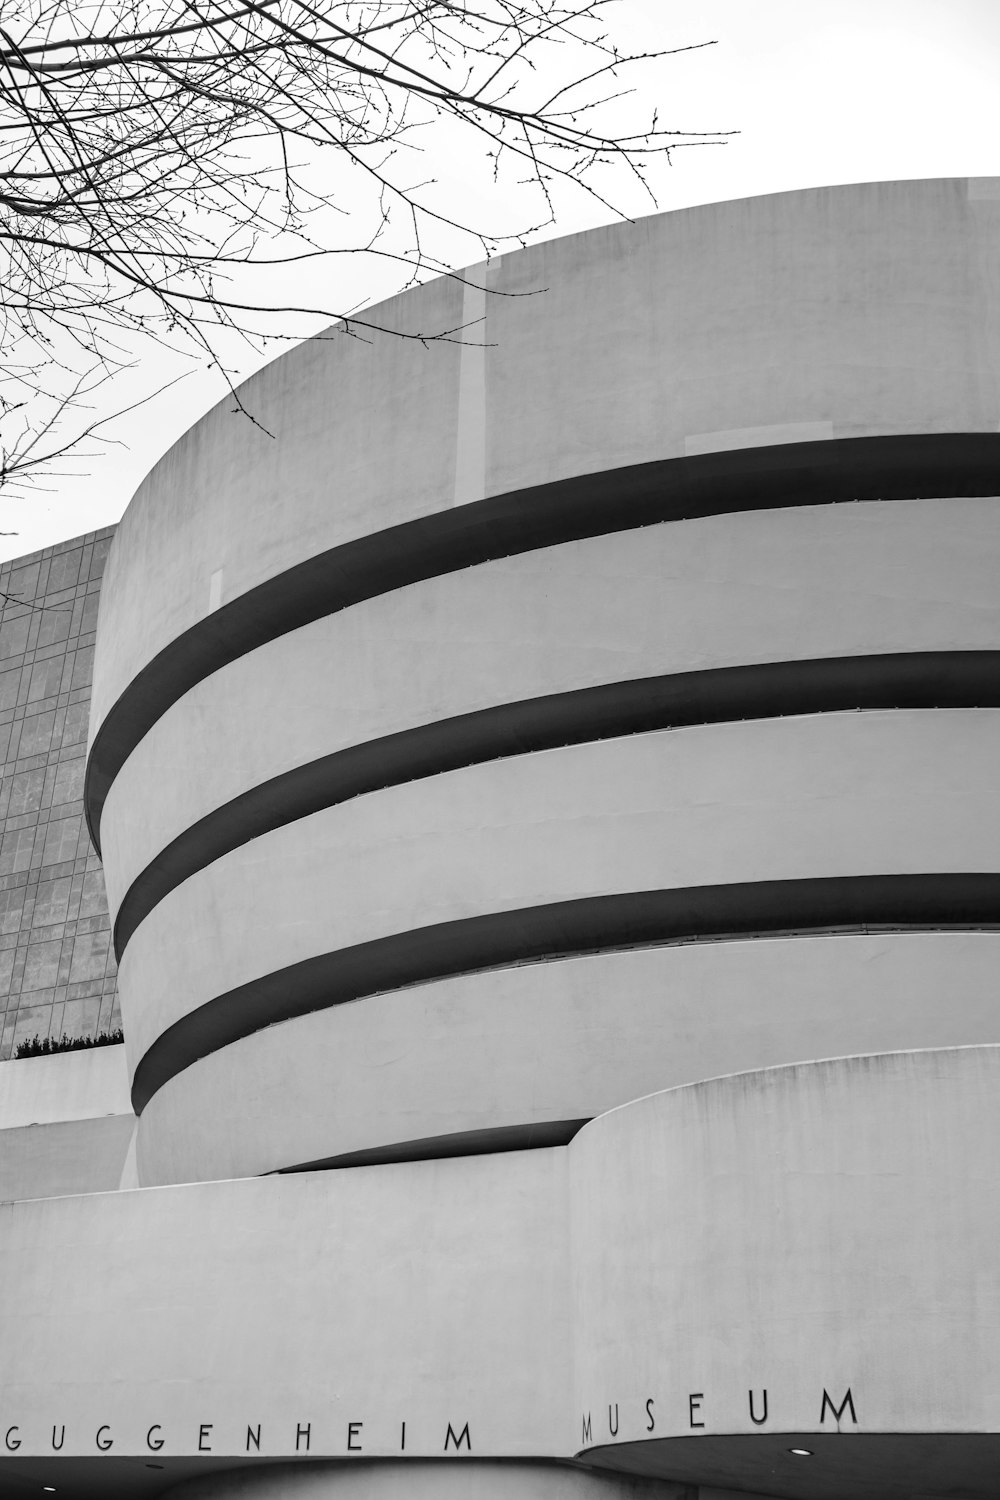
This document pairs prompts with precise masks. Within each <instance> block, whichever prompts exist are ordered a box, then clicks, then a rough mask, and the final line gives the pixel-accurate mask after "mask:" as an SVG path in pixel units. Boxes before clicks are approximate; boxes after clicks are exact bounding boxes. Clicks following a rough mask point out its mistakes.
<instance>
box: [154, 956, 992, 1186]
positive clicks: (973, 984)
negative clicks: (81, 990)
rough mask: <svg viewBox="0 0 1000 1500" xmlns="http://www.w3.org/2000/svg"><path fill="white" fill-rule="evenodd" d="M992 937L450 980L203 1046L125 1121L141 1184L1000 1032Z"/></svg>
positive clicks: (581, 965) (613, 963)
mask: <svg viewBox="0 0 1000 1500" xmlns="http://www.w3.org/2000/svg"><path fill="white" fill-rule="evenodd" d="M998 961H1000V935H998V934H994V933H961V932H956V933H919V934H891V933H880V934H871V935H869V936H866V937H861V936H852V937H845V936H841V937H804V938H797V939H794V940H792V941H784V940H781V939H761V940H759V941H755V942H735V943H710V944H690V945H687V946H680V947H672V948H654V949H646V950H640V951H637V952H631V953H604V954H598V955H594V956H592V957H587V958H583V959H574V960H568V961H564V962H556V963H544V964H531V965H527V966H523V967H519V968H513V969H501V970H495V971H493V972H490V973H484V974H468V975H462V976H461V977H459V978H456V979H449V980H444V981H442V982H439V983H436V984H426V985H419V986H416V987H415V988H413V989H410V990H403V991H396V992H394V993H390V994H383V995H372V996H369V997H368V998H366V999H365V1000H362V1001H358V1002H356V1003H353V1004H349V1005H340V1006H336V1007H334V1008H332V1009H328V1010H323V1011H317V1012H315V1013H313V1014H312V1015H308V1016H302V1017H300V1018H298V1019H297V1020H294V1021H285V1022H282V1023H281V1024H279V1025H277V1026H270V1027H268V1028H267V1029H266V1030H264V1031H260V1032H256V1033H254V1034H253V1035H252V1036H249V1037H246V1038H244V1040H242V1041H239V1042H235V1043H233V1044H232V1045H231V1046H228V1047H224V1048H222V1049H221V1050H220V1051H218V1052H213V1053H210V1054H209V1056H207V1057H205V1058H202V1059H201V1061H199V1062H197V1063H195V1064H193V1066H191V1067H190V1068H187V1069H185V1070H184V1071H183V1072H181V1073H179V1074H178V1075H177V1076H176V1077H174V1078H172V1079H171V1080H170V1082H169V1083H167V1084H166V1085H164V1087H163V1088H162V1089H160V1090H159V1092H158V1093H156V1094H154V1096H153V1098H152V1099H151V1100H150V1102H149V1103H148V1104H147V1105H146V1108H145V1109H144V1111H143V1113H142V1116H141V1118H140V1122H139V1131H138V1158H139V1166H140V1170H141V1180H142V1181H143V1182H145V1183H149V1184H153V1183H166V1182H187V1181H192V1180H195V1179H205V1178H214V1177H243V1176H249V1175H251V1174H253V1173H259V1172H269V1171H274V1170H276V1169H278V1168H281V1167H283V1166H287V1165H289V1164H290V1163H293V1164H294V1163H302V1162H309V1161H317V1160H322V1159H323V1158H324V1157H327V1156H333V1155H336V1154H338V1153H345V1152H350V1151H363V1150H367V1149H371V1148H373V1147H391V1146H399V1147H405V1144H406V1143H407V1142H410V1141H420V1140H425V1139H427V1138H428V1137H431V1138H433V1137H435V1136H446V1135H450V1134H454V1133H459V1132H466V1131H479V1130H489V1129H495V1128H497V1127H502V1126H524V1125H528V1126H530V1125H532V1124H536V1123H537V1124H544V1123H545V1122H546V1121H550V1120H573V1119H581V1118H587V1117H589V1116H591V1115H597V1114H601V1113H603V1112H604V1111H606V1110H608V1109H613V1108H615V1107H616V1106H617V1105H620V1104H626V1103H628V1102H629V1101H630V1100H632V1099H636V1098H639V1097H641V1096H642V1095H645V1094H651V1093H654V1092H656V1091H657V1090H660V1089H664V1088H671V1087H673V1086H675V1085H678V1084H685V1083H694V1082H697V1081H699V1080H701V1079H703V1078H712V1077H716V1076H718V1075H720V1074H725V1073H736V1072H741V1071H745V1070H746V1069H752V1068H766V1067H773V1066H775V1065H777V1064H779V1063H792V1062H801V1061H804V1060H807V1059H810V1058H814V1057H838V1056H842V1055H844V1054H846V1053H869V1052H888V1051H892V1050H893V1049H894V1048H898V1047H901V1046H906V1047H911V1048H917V1047H949V1046H957V1045H963V1044H967V1043H973V1042H992V1041H994V1040H995V1038H996V1036H997V1017H996V974H997V965H998Z"/></svg>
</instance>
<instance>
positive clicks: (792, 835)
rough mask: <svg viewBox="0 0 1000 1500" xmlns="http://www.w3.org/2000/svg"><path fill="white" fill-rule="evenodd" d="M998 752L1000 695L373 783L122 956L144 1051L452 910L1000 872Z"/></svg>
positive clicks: (206, 891)
mask: <svg viewBox="0 0 1000 1500" xmlns="http://www.w3.org/2000/svg"><path fill="white" fill-rule="evenodd" d="M998 767H1000V710H994V709H983V710H979V709H969V710H956V711H942V712H936V711H926V712H917V711H915V712H903V711H897V712H888V713H865V714H859V713H851V714H825V715H819V716H815V717H804V718H789V719H778V720H758V721H747V722H745V723H737V724H715V725H706V726H702V727H696V728H690V729H681V730H676V731H664V732H659V733H653V734H643V735H634V736H631V737H628V738H624V739H618V740H605V741H601V742H598V743H591V744H582V745H570V746H565V747H563V748H561V749H558V750H549V751H544V752H540V753H538V754H534V755H524V756H515V757H512V758H511V759H508V760H499V761H490V762H488V763H485V764H482V765H476V766H470V767H467V768H465V769H462V770H458V771H453V772H449V773H447V774H445V775H441V776H433V777H428V778H426V779H423V780H419V781H414V782H408V783H406V784H404V785H401V786H395V787H390V788H387V789H386V790H384V791H380V792H374V793H371V794H370V795H368V796H364V797H358V798H355V799H354V800H353V801H351V802H347V803H344V804H342V805H340V806H337V807H333V808H329V809H326V810H324V811H323V812H320V813H316V814H314V815H313V816H311V817H308V818H303V819H300V820H298V821H297V822H295V823H291V824H288V825H286V826H285V827H282V828H279V829H276V830H274V831H273V832H271V833H268V834H266V835H263V836H262V837H260V838H258V839H255V840H253V841H252V842H251V843H249V844H246V845H243V846H241V847H240V848H238V849H235V850H233V851H231V852H230V853H229V854H227V855H225V856H224V857H223V858H222V859H219V860H217V861H216V862H215V863H214V864H212V865H209V866H208V867H206V868H205V869H204V870H202V871H200V872H199V873H198V874H196V875H194V876H192V877H191V878H190V879H189V880H187V881H185V882H184V884H183V885H181V886H179V887H177V888H176V889H175V890H173V891H172V892H171V893H170V894H169V895H168V896H167V897H165V899H164V900H163V901H162V902H161V903H160V904H159V905H158V906H157V907H156V908H155V909H154V910H153V911H152V912H151V913H150V915H149V917H147V919H146V920H145V921H144V922H143V923H142V924H141V925H140V927H139V928H138V929H137V931H136V933H135V935H134V937H133V938H132V940H131V942H130V943H129V945H128V947H127V948H126V950H125V953H124V955H123V957H122V963H121V967H120V976H121V978H120V983H121V995H122V1009H123V1016H124V1022H125V1034H126V1047H127V1050H128V1054H129V1058H130V1061H131V1064H132V1067H133V1068H134V1067H135V1065H136V1064H137V1062H138V1060H139V1059H140V1058H141V1057H142V1055H143V1054H144V1052H145V1051H146V1049H147V1048H148V1047H149V1045H150V1044H151V1042H152V1041H153V1040H154V1039H155V1038H156V1037H157V1036H158V1035H159V1034H160V1033H161V1032H162V1031H164V1030H165V1029H166V1028H167V1027H168V1026H169V1025H171V1024H173V1023H174V1022H175V1021H177V1020H178V1019H180V1018H181V1017H182V1016H184V1015H187V1014H189V1013H190V1012H191V1011H193V1010H195V1008H196V1007H197V1006H199V1005H201V1004H204V1003H205V1002H206V1001H208V1000H211V999H213V998H214V997H215V996H217V995H221V994H224V993H225V992H226V991H228V990H230V989H232V988H235V987H236V986H237V985H240V984H244V983H247V982H248V981H250V980H253V979H256V978H257V977H259V976H261V975H265V974H268V973H270V972H272V971H274V970H280V969H282V968H284V967H286V966H287V965H289V964H293V963H297V962H300V961H302V960H304V959H308V958H311V957H313V956H314V955H316V954H322V953H326V952H329V951H332V950H335V949H340V948H344V947H347V946H349V945H351V944H355V943H363V942H367V941H370V940H372V939H376V938H380V937H384V936H388V935H391V934H393V933H406V932H408V931H411V930H412V929H414V928H419V927H422V926H425V925H428V924H432V923H441V922H448V921H455V920H459V919H462V918H468V917H475V916H479V915H484V914H487V913H491V912H498V911H509V910H514V909H517V908H521V907H534V906H538V905H540V904H543V903H549V902H557V901H564V900H570V899H574V898H583V897H589V896H602V895H605V894H608V893H611V892H620V891H636V890H639V891H641V890H655V889H659V888H661V887H674V886H696V885H705V884H711V883H714V882H723V883H725V882H733V881H744V880H745V881H754V880H775V879H797V878H808V877H812V876H831V875H862V874H872V875H878V874H891V873H923V872H926V871H955V872H962V871H970V870H972V871H975V870H986V871H988V870H991V869H994V868H995V867H996V855H997V849H998V847H1000V773H998ZM959 768H960V771H959Z"/></svg>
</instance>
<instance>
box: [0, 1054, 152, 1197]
mask: <svg viewBox="0 0 1000 1500" xmlns="http://www.w3.org/2000/svg"><path fill="white" fill-rule="evenodd" d="M135 1123H136V1122H135V1116H134V1115H133V1113H132V1105H131V1103H130V1102H129V1090H128V1070H127V1068H126V1065H125V1048H124V1047H89V1048H86V1049H81V1050H80V1051H78V1052H61V1053H55V1054H54V1055H52V1056H49V1057H25V1058H19V1059H16V1060H14V1061H12V1062H5V1063H0V1199H17V1198H50V1197H57V1196H61V1195H63V1194H73V1193H100V1192H107V1191H109V1190H111V1189H114V1188H117V1187H118V1185H119V1182H120V1181H121V1177H122V1172H123V1170H124V1168H125V1161H126V1157H127V1155H128V1151H129V1147H130V1145H131V1143H132V1138H133V1135H134V1133H135Z"/></svg>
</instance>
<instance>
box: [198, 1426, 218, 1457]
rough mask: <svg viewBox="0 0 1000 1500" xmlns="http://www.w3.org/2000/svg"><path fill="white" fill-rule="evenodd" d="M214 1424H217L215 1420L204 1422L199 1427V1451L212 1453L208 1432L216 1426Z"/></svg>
mask: <svg viewBox="0 0 1000 1500" xmlns="http://www.w3.org/2000/svg"><path fill="white" fill-rule="evenodd" d="M214 1425H215V1423H214V1422H202V1424H201V1426H200V1427H199V1428H198V1452H199V1453H211V1451H212V1445H211V1443H210V1442H209V1441H208V1434H209V1433H210V1432H211V1430H212V1428H213V1427H214Z"/></svg>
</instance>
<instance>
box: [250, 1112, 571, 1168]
mask: <svg viewBox="0 0 1000 1500" xmlns="http://www.w3.org/2000/svg"><path fill="white" fill-rule="evenodd" d="M587 1123H588V1119H586V1118H585V1119H581V1120H541V1121H534V1122H533V1123H531V1124H528V1125H494V1126H487V1127H486V1128H485V1129H483V1130H456V1131H453V1132H452V1133H451V1134H450V1135H434V1136H426V1137H424V1138H423V1139H422V1140H414V1141H393V1142H392V1143H391V1144H390V1145H387V1146H371V1147H369V1148H368V1149H367V1150H363V1151H343V1152H341V1153H340V1155H338V1156H323V1157H318V1158H317V1159H316V1160H315V1161H302V1162H294V1163H292V1164H291V1165H289V1166H287V1167H279V1168H278V1170H277V1172H275V1173H268V1174H267V1175H268V1176H286V1175H287V1174H288V1173H290V1172H326V1171H329V1170H331V1169H333V1168H336V1167H384V1166H389V1165H391V1164H392V1163H393V1162H401V1161H441V1160H442V1159H444V1158H447V1157H450V1156H491V1155H493V1153H495V1152H499V1151H538V1150H540V1149H548V1148H551V1147H552V1146H566V1145H568V1144H569V1142H570V1141H571V1140H572V1139H573V1137H574V1136H575V1135H576V1133H577V1131H579V1130H582V1129H583V1127H584V1125H586V1124H587Z"/></svg>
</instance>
